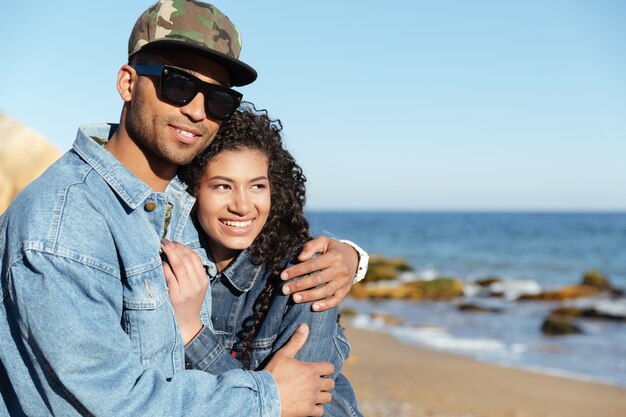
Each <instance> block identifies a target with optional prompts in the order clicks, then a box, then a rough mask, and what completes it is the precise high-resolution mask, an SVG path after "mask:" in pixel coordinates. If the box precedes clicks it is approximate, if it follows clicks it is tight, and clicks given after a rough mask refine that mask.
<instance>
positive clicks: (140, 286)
mask: <svg viewBox="0 0 626 417" xmlns="http://www.w3.org/2000/svg"><path fill="white" fill-rule="evenodd" d="M122 327H123V328H124V330H125V331H126V333H128V335H129V336H130V339H131V341H132V345H133V350H134V351H135V353H136V354H137V355H138V356H139V358H140V359H141V363H142V365H143V366H144V367H146V368H147V367H157V368H160V369H162V370H163V371H164V372H166V374H167V375H171V374H173V372H174V369H173V361H172V354H173V352H174V351H175V350H176V347H177V334H178V330H177V325H176V320H175V316H174V310H173V308H172V305H171V303H170V301H169V293H168V289H167V285H166V283H165V278H164V276H163V273H162V270H161V266H160V265H159V266H158V268H155V269H153V270H150V271H147V272H145V273H143V274H137V275H134V276H132V277H129V278H128V279H127V280H126V282H125V283H124V310H123V312H122Z"/></svg>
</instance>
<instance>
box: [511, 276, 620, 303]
mask: <svg viewBox="0 0 626 417" xmlns="http://www.w3.org/2000/svg"><path fill="white" fill-rule="evenodd" d="M622 293H623V291H621V290H619V289H617V288H615V287H613V286H612V285H611V284H610V283H609V280H608V279H607V278H606V277H605V276H603V275H602V274H601V273H600V272H597V271H589V272H586V273H585V274H584V275H583V277H582V280H581V283H580V284H576V285H568V286H566V287H563V288H559V289H556V290H553V291H544V292H541V293H539V294H526V295H523V296H521V297H519V300H522V301H523V300H535V301H561V300H568V299H572V298H582V297H595V296H598V295H619V294H622Z"/></svg>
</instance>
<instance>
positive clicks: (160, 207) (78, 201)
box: [0, 124, 280, 417]
mask: <svg viewBox="0 0 626 417" xmlns="http://www.w3.org/2000/svg"><path fill="white" fill-rule="evenodd" d="M114 129H115V126H113V125H105V124H103V125H93V126H87V127H83V128H81V129H79V132H78V137H77V139H76V142H75V143H74V147H73V149H72V150H71V151H69V152H68V153H67V154H65V155H64V156H63V157H61V158H60V160H59V161H57V162H56V163H55V164H53V165H52V166H51V167H50V168H49V169H48V170H47V171H46V172H45V173H44V174H43V175H42V176H41V177H40V178H39V179H37V180H36V181H34V182H33V183H32V184H31V185H29V186H28V187H27V188H26V189H25V190H24V191H23V192H22V193H20V195H18V197H17V198H16V200H15V201H14V203H13V204H12V205H11V206H10V207H9V208H8V209H7V211H6V212H5V213H4V214H3V215H2V217H0V249H1V252H2V258H0V299H1V300H2V303H1V305H0V360H1V363H0V390H1V394H2V396H1V397H0V398H1V400H0V415H6V414H10V415H17V416H19V415H27V416H45V415H58V416H71V415H100V416H183V415H184V416H188V417H192V416H217V415H220V416H227V415H228V416H256V415H259V416H278V415H279V414H280V401H279V395H278V388H277V386H276V383H275V381H274V378H273V377H272V376H271V374H270V373H269V372H267V371H261V372H250V371H244V370H241V369H237V370H231V371H228V372H225V373H223V374H221V375H220V376H219V377H216V376H215V375H212V374H210V373H207V372H203V371H195V370H185V365H184V347H183V344H182V340H181V337H180V332H179V329H178V326H177V323H176V320H175V316H174V311H173V308H172V305H171V303H170V300H169V297H168V291H167V286H166V283H165V278H164V275H163V268H162V264H161V259H160V258H159V249H160V241H161V238H162V237H163V235H164V220H165V215H166V210H167V207H168V206H170V207H171V218H170V221H169V227H168V228H167V234H166V236H167V237H168V238H169V239H170V240H176V241H179V242H181V243H184V244H185V245H187V246H189V247H191V248H194V249H196V250H197V251H198V252H199V254H200V255H201V257H204V260H205V261H206V253H204V252H202V251H201V248H200V247H199V243H198V236H197V232H196V231H195V229H194V227H193V224H192V222H191V221H189V214H190V211H191V207H192V205H193V203H194V199H193V198H192V197H191V196H190V195H188V194H187V192H186V191H185V190H184V187H183V185H182V184H181V183H180V182H179V181H178V180H177V179H174V180H173V181H172V182H171V183H170V184H169V186H168V188H167V190H166V191H165V192H164V193H157V192H153V191H152V190H151V189H150V188H149V187H148V186H147V185H146V184H145V183H143V182H142V181H140V180H139V179H138V178H137V177H135V176H134V175H132V174H131V173H130V172H129V171H128V170H127V169H126V168H125V167H124V166H123V165H122V164H121V163H120V162H119V161H118V160H117V159H116V158H114V157H113V156H112V155H111V154H110V153H109V152H108V151H107V150H106V149H104V148H102V147H101V146H100V145H99V144H98V143H97V142H96V141H94V140H92V138H91V137H98V138H103V139H108V138H109V137H110V135H111V133H112V132H113V131H114ZM210 303H211V301H210V292H207V299H206V300H205V307H204V309H203V311H202V319H203V321H204V322H205V323H209V318H210Z"/></svg>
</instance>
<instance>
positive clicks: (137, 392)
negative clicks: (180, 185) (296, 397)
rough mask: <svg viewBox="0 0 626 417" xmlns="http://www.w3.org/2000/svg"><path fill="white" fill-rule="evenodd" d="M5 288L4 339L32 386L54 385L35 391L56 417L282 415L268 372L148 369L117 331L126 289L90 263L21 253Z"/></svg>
mask: <svg viewBox="0 0 626 417" xmlns="http://www.w3.org/2000/svg"><path fill="white" fill-rule="evenodd" d="M8 282H9V288H8V289H9V296H8V297H7V298H6V299H5V306H6V307H7V310H6V311H7V317H8V320H9V321H11V322H12V323H13V326H14V327H13V328H14V329H18V330H16V331H12V332H11V335H10V336H8V337H11V338H12V339H13V340H14V343H15V344H16V346H18V349H19V350H20V351H22V352H23V354H22V355H21V359H20V360H22V361H23V362H24V366H25V367H26V368H29V369H31V371H30V375H31V376H32V378H33V379H34V380H35V381H34V384H36V385H39V386H42V383H41V381H45V384H43V385H44V386H46V387H48V386H49V387H50V388H49V389H48V388H42V389H40V390H39V391H40V393H41V395H42V396H47V397H49V398H48V399H44V401H45V402H46V403H48V405H49V407H50V408H52V409H51V412H52V413H53V414H58V415H67V414H68V411H69V410H72V411H73V412H72V414H73V413H74V412H75V413H76V414H81V415H111V416H112V415H119V416H127V415H128V416H130V415H167V416H183V415H184V416H185V417H191V416H208V415H246V416H256V415H258V416H268V417H269V416H272V417H274V416H279V415H280V401H279V395H278V387H277V385H276V382H275V381H274V378H273V377H272V376H271V374H270V373H269V372H266V371H262V372H249V371H244V370H241V369H235V370H232V371H229V372H226V373H223V374H220V375H212V374H209V373H206V372H201V371H194V370H186V371H182V370H181V371H180V372H177V373H175V374H174V375H173V376H172V377H170V378H166V377H164V376H163V375H162V374H161V373H160V372H159V371H158V370H156V369H153V368H150V367H147V368H144V367H143V366H142V364H141V363H140V361H139V358H138V356H137V355H136V354H135V353H134V352H133V348H132V344H131V341H130V339H129V337H128V335H127V334H126V333H125V332H124V330H123V329H122V328H121V326H120V320H121V317H122V304H123V286H122V283H121V282H120V280H119V278H118V277H115V276H113V275H110V274H109V273H107V272H105V271H102V270H99V269H97V268H95V267H92V266H89V262H87V261H86V262H77V261H75V260H73V259H70V258H69V257H64V256H62V253H60V254H50V253H47V252H44V251H39V250H26V251H24V253H23V257H22V258H21V259H19V260H16V261H15V262H13V264H12V265H11V267H10V271H9V280H8ZM1 337H3V338H4V337H7V336H5V335H2V336H1ZM37 379H39V381H37ZM51 397H54V399H53V400H51V399H50V398H51ZM55 407H60V408H59V409H54V408H55Z"/></svg>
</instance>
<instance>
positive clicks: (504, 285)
mask: <svg viewBox="0 0 626 417" xmlns="http://www.w3.org/2000/svg"><path fill="white" fill-rule="evenodd" d="M464 293H465V295H466V296H468V297H473V296H480V295H489V294H502V295H503V296H504V298H506V299H507V300H511V301H512V300H517V299H518V298H519V297H521V296H522V295H536V294H539V293H541V285H539V283H538V282H537V281H535V280H533V279H507V280H502V281H496V282H493V283H492V284H491V285H489V287H487V288H485V287H483V286H481V285H479V284H477V283H475V282H466V283H465V285H464Z"/></svg>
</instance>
